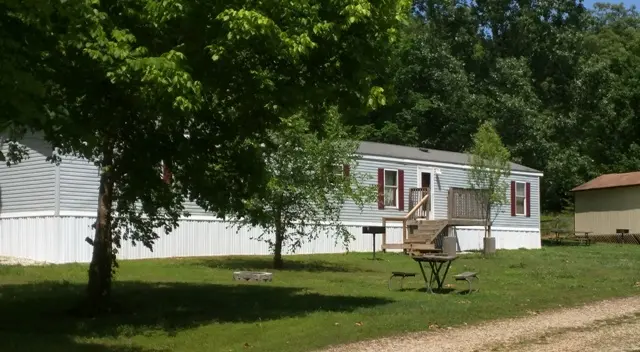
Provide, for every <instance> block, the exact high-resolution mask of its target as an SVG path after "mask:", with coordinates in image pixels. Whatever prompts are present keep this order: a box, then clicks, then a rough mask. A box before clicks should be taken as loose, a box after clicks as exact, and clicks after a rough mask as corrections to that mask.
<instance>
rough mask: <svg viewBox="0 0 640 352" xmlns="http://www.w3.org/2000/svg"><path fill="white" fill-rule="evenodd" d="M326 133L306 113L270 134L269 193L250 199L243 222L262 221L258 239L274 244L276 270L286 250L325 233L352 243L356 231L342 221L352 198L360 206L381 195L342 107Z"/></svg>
mask: <svg viewBox="0 0 640 352" xmlns="http://www.w3.org/2000/svg"><path fill="white" fill-rule="evenodd" d="M324 121H325V123H324V126H323V128H322V129H321V130H320V131H314V130H312V129H311V128H310V125H309V123H308V121H307V119H306V118H305V117H304V114H303V113H298V114H294V115H292V116H290V117H286V118H282V119H281V124H280V126H279V127H278V129H277V130H273V131H271V132H270V133H269V137H270V140H269V143H272V144H273V145H275V146H276V148H275V150H273V151H271V152H270V151H265V159H266V160H267V164H266V165H267V172H268V177H269V181H268V183H267V189H266V192H265V193H264V194H260V195H258V196H256V197H253V198H251V199H250V200H248V201H247V211H248V216H247V217H244V218H240V219H239V220H240V224H241V225H243V226H246V225H251V226H256V225H259V226H260V227H261V228H262V229H264V232H263V233H262V234H261V235H260V236H259V237H258V239H259V240H263V241H266V242H267V243H268V244H269V246H270V247H271V249H272V251H273V253H274V257H273V266H274V268H282V266H283V259H282V251H283V250H284V249H285V248H286V246H288V247H289V248H290V249H291V250H292V251H294V250H296V249H298V248H300V246H301V245H302V244H303V243H304V242H306V241H311V240H314V239H316V238H318V237H319V236H321V235H322V234H323V233H324V234H328V235H333V236H334V238H335V240H336V241H342V243H343V244H344V245H345V246H348V244H349V241H350V240H351V239H352V237H353V236H352V235H351V234H350V233H349V231H348V230H347V228H346V226H345V225H343V224H342V222H341V221H340V213H341V210H342V207H343V206H344V205H345V203H346V202H351V203H354V204H355V205H356V206H358V207H359V208H360V209H362V208H363V207H364V205H365V204H366V203H372V202H374V201H375V199H376V190H375V189H374V188H373V187H371V186H368V185H365V184H364V183H363V181H365V176H364V175H362V174H360V173H358V172H356V170H355V165H356V162H357V154H356V150H357V148H358V144H359V143H358V142H357V141H354V140H351V139H350V134H349V133H348V132H347V131H346V129H345V128H344V127H343V126H342V123H341V121H340V116H339V115H338V113H337V111H335V110H330V111H329V112H328V117H326V118H325V119H324Z"/></svg>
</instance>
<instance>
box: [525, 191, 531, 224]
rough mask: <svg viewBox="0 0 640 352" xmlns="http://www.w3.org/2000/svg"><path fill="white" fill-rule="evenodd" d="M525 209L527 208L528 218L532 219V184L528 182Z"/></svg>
mask: <svg viewBox="0 0 640 352" xmlns="http://www.w3.org/2000/svg"><path fill="white" fill-rule="evenodd" d="M525 197H526V198H525V199H526V202H525V207H526V213H527V217H531V183H529V182H527V184H526V193H525Z"/></svg>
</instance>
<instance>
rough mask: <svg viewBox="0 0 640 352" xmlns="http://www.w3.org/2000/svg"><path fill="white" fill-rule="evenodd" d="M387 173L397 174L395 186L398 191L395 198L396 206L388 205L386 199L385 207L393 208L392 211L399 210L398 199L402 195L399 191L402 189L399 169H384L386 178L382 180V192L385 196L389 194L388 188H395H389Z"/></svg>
mask: <svg viewBox="0 0 640 352" xmlns="http://www.w3.org/2000/svg"><path fill="white" fill-rule="evenodd" d="M387 171H391V172H395V173H396V185H395V188H396V191H395V197H394V200H395V204H394V205H387V199H386V198H384V200H383V201H384V207H385V208H392V209H399V206H398V197H399V196H400V194H399V192H398V191H399V188H400V184H399V183H400V182H399V181H400V172H399V171H398V169H384V177H383V178H382V192H383V195H385V196H386V194H387V187H389V188H391V187H394V186H387Z"/></svg>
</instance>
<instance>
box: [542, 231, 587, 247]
mask: <svg viewBox="0 0 640 352" xmlns="http://www.w3.org/2000/svg"><path fill="white" fill-rule="evenodd" d="M550 231H551V232H552V233H554V234H555V241H556V243H560V241H561V240H562V239H568V240H577V241H578V242H579V243H582V244H585V245H587V246H588V245H590V244H591V239H590V238H589V235H590V234H591V233H592V232H591V231H569V230H563V229H552V230H550ZM561 235H565V236H566V237H561Z"/></svg>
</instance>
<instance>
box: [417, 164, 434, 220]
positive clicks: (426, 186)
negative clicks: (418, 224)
mask: <svg viewBox="0 0 640 352" xmlns="http://www.w3.org/2000/svg"><path fill="white" fill-rule="evenodd" d="M419 174H420V178H419V179H418V186H419V187H420V188H422V189H423V190H424V192H429V198H430V199H429V200H428V201H427V204H425V205H423V209H422V211H421V213H423V214H427V216H426V217H427V218H428V219H431V220H433V210H432V209H431V204H433V199H432V198H433V191H432V190H433V186H432V183H431V173H430V172H424V171H421V172H420V173H419Z"/></svg>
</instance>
